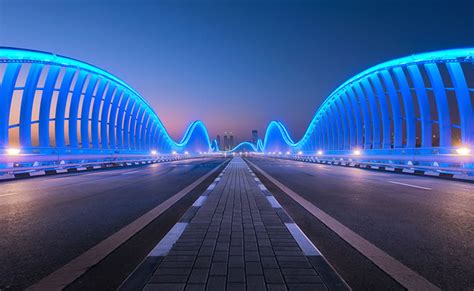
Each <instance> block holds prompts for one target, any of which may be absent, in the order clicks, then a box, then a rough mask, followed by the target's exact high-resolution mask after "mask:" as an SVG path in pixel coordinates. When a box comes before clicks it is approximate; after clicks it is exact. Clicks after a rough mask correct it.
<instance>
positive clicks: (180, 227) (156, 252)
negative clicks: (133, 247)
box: [148, 222, 188, 257]
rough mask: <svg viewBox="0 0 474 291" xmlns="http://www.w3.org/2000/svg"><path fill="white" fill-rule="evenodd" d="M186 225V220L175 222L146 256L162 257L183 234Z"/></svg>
mask: <svg viewBox="0 0 474 291" xmlns="http://www.w3.org/2000/svg"><path fill="white" fill-rule="evenodd" d="M186 226H188V223H187V222H178V223H176V224H175V225H174V226H173V227H172V228H171V229H170V231H168V233H167V234H166V235H165V237H164V238H163V239H162V240H161V241H160V242H159V243H158V244H157V245H156V246H155V247H154V248H153V250H152V251H151V252H150V253H149V254H148V257H162V256H166V255H167V254H168V253H169V252H170V250H171V248H172V247H173V245H174V244H175V243H176V241H177V240H178V239H179V237H180V236H181V235H182V234H183V232H184V229H185V228H186Z"/></svg>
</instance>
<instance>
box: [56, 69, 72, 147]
mask: <svg viewBox="0 0 474 291" xmlns="http://www.w3.org/2000/svg"><path fill="white" fill-rule="evenodd" d="M75 74H76V69H74V68H67V69H66V73H64V77H63V81H62V83H61V87H60V89H59V94H58V102H57V103H56V115H55V116H56V117H55V118H54V119H55V122H54V130H55V135H56V136H55V139H56V147H58V148H63V147H65V146H66V142H65V140H64V120H65V114H66V102H67V97H68V95H69V90H70V88H71V83H72V79H73V78H74V75H75Z"/></svg>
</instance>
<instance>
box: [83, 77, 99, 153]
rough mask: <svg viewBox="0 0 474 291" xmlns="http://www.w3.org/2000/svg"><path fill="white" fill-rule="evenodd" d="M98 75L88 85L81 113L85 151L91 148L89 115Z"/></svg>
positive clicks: (91, 78)
mask: <svg viewBox="0 0 474 291" xmlns="http://www.w3.org/2000/svg"><path fill="white" fill-rule="evenodd" d="M97 80H98V79H97V75H95V74H94V75H91V76H90V79H89V84H88V85H87V89H86V93H85V94H84V100H83V101H82V110H81V111H82V112H81V144H82V148H83V149H87V148H89V115H90V114H89V113H90V110H91V101H92V94H94V90H95V87H96V85H97Z"/></svg>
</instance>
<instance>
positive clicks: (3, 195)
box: [0, 193, 18, 197]
mask: <svg viewBox="0 0 474 291" xmlns="http://www.w3.org/2000/svg"><path fill="white" fill-rule="evenodd" d="M16 194H18V193H8V194H2V195H0V197H6V196H12V195H16Z"/></svg>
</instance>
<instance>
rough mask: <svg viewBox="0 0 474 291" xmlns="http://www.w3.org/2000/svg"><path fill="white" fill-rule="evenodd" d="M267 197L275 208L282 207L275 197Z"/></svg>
mask: <svg viewBox="0 0 474 291" xmlns="http://www.w3.org/2000/svg"><path fill="white" fill-rule="evenodd" d="M266 197H267V200H268V202H270V204H271V205H272V207H273V208H282V207H281V205H280V203H278V201H277V200H276V199H275V197H273V196H266Z"/></svg>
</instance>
